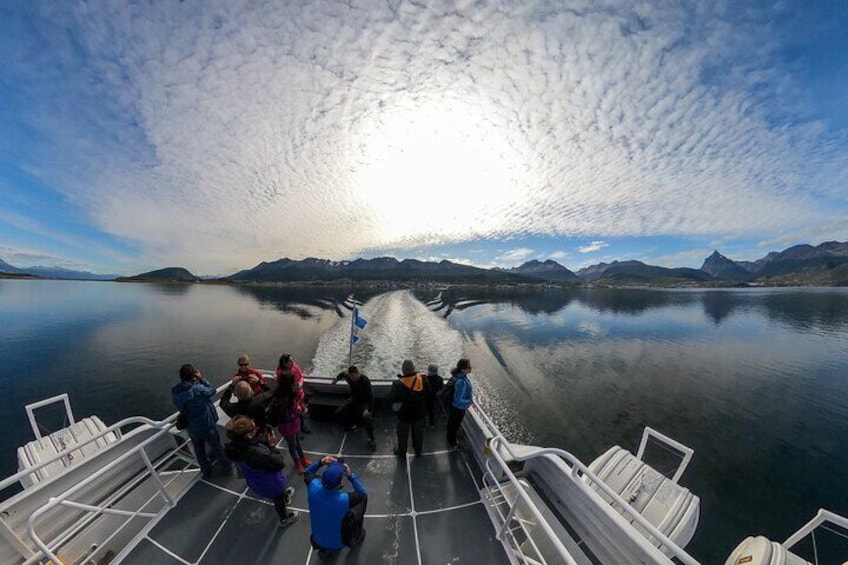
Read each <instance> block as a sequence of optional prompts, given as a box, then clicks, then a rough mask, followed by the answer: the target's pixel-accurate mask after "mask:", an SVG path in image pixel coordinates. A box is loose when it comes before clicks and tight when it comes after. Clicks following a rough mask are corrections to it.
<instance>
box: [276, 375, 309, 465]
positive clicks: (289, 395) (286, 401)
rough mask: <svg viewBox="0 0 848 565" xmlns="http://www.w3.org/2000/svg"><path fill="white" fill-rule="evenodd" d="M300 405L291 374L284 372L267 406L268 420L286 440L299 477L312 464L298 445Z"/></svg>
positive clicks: (278, 379)
mask: <svg viewBox="0 0 848 565" xmlns="http://www.w3.org/2000/svg"><path fill="white" fill-rule="evenodd" d="M299 411H300V404H299V403H298V401H297V385H296V384H295V377H294V375H293V374H291V373H289V372H288V371H286V372H285V373H281V374H280V376H279V377H278V378H277V388H276V389H274V395H273V396H272V397H271V401H270V403H269V405H268V418H269V421H270V423H271V424H272V425H276V426H277V431H278V432H279V433H280V435H281V436H283V439H284V440H286V445H288V447H289V454H291V457H292V459H293V460H294V466H295V469H296V470H297V473H298V474H299V475H302V474H303V470H304V468H305V467H306V466H307V465H310V464H311V463H312V461H311V460H309V459H308V458H307V457H306V455H305V454H304V453H303V446H301V444H300V413H299Z"/></svg>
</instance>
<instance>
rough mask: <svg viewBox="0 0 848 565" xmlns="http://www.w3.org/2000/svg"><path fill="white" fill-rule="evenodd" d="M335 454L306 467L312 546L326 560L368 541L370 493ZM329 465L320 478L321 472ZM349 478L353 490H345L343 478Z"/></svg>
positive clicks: (305, 476) (305, 478)
mask: <svg viewBox="0 0 848 565" xmlns="http://www.w3.org/2000/svg"><path fill="white" fill-rule="evenodd" d="M343 461H344V460H341V461H339V460H337V459H336V458H335V457H333V456H332V455H326V456H324V457H322V458H321V459H320V460H319V461H315V462H314V463H312V465H310V466H309V467H307V468H306V474H305V475H304V477H303V478H304V480H305V481H306V486H307V493H308V494H307V499H308V501H309V518H310V521H311V522H312V535H311V536H310V538H309V539H310V541H311V542H312V547H314V548H315V549H317V550H318V557H319V558H321V559H322V560H326V559H329V558H331V557H333V555H334V554H335V552H337V551H339V550H341V549H343V548H344V547H345V546H348V547H354V546H356V545H358V544H360V543H362V540H363V539H365V528H363V527H362V523H363V521H364V520H365V509H366V507H367V506H368V491H367V490H365V487H364V486H362V483H360V482H359V477H357V476H356V474H355V473H353V471H351V470H350V467H349V466H348V465H347V464H345V463H344V462H343ZM324 466H326V469H324V472H323V473H322V474H321V475H319V474H318V469H319V468H320V467H324ZM344 477H347V480H348V481H350V484H351V486H353V490H352V491H350V492H344V491H343V490H342V479H343V478H344Z"/></svg>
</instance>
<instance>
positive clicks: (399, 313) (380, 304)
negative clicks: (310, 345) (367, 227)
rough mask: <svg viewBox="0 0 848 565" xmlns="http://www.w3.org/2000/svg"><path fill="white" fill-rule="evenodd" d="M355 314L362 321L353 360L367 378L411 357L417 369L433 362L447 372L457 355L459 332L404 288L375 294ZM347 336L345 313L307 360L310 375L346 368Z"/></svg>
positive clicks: (385, 374)
mask: <svg viewBox="0 0 848 565" xmlns="http://www.w3.org/2000/svg"><path fill="white" fill-rule="evenodd" d="M359 313H360V316H362V317H364V318H365V319H366V320H367V321H368V325H367V327H366V328H365V329H364V330H362V331H360V332H359V338H360V339H359V341H358V342H357V343H356V345H355V346H354V349H353V364H354V365H357V366H358V367H359V370H360V371H362V372H363V373H365V374H366V375H368V376H369V377H370V378H371V379H392V378H394V377H395V376H397V374H398V373H399V372H400V365H401V362H402V361H403V360H404V359H411V360H412V361H413V362H414V363H415V367H416V369H418V371H419V372H422V373H424V372H426V370H427V365H428V364H429V363H436V364H437V365H439V368H440V374H441V375H442V376H447V374H448V371H449V369H450V367H453V366H454V365H455V364H456V362H457V360H458V359H459V358H460V357H462V354H463V350H464V346H463V338H462V334H460V332H458V331H457V330H455V329H454V328H452V327H451V326H450V324H448V322H447V320H445V319H444V318H443V317H441V316H439V315H438V314H436V313H434V312H433V311H431V310H430V308H429V307H428V306H427V305H425V304H422V303H421V302H420V301H419V300H417V299H416V298H415V297H414V296H413V295H412V293H411V292H410V291H408V290H398V291H393V292H387V293H385V294H381V295H379V296H376V297H374V298H372V299H370V300H368V301H367V302H366V303H365V304H363V305H362V306H360V307H359ZM349 339H350V316H349V315H348V316H346V317H343V318H341V319H340V320H339V321H338V323H337V324H335V325H334V326H333V327H331V328H330V329H329V330H327V331H326V332H324V334H323V335H321V337H320V339H319V343H318V348H317V350H316V352H315V358H314V359H313V360H312V367H313V374H314V375H316V376H325V377H332V376H335V375H336V374H338V373H339V371H342V370H344V369H346V368H347V366H348V354H349V346H350V345H349V344H350V341H349Z"/></svg>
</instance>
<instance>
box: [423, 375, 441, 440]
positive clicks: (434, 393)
mask: <svg viewBox="0 0 848 565" xmlns="http://www.w3.org/2000/svg"><path fill="white" fill-rule="evenodd" d="M427 382H428V383H429V384H430V390H429V391H428V393H427V397H426V398H425V399H424V402H425V405H426V407H427V422H428V423H427V427H428V428H435V427H436V400H437V399H438V397H439V391H440V390H442V387H443V386H444V384H445V380H444V379H443V378H442V376H441V375H439V366H438V365H436V364H435V363H430V364H429V365H428V366H427Z"/></svg>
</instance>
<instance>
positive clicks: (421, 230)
mask: <svg viewBox="0 0 848 565" xmlns="http://www.w3.org/2000/svg"><path fill="white" fill-rule="evenodd" d="M365 136H366V137H365V142H364V143H363V146H364V152H363V155H362V159H363V162H362V165H361V166H359V167H357V171H356V175H355V182H356V190H357V193H358V195H359V196H360V197H361V202H362V203H363V204H364V205H365V206H368V207H369V209H370V211H371V212H372V213H373V214H374V215H375V216H376V217H377V220H378V223H379V226H380V228H381V230H380V231H382V232H383V235H384V237H385V238H386V239H387V240H392V239H396V238H397V236H398V234H403V235H404V236H406V237H414V236H416V235H426V234H434V235H438V236H439V237H448V238H449V237H451V236H452V235H457V234H464V235H467V234H468V233H469V230H472V231H473V232H474V233H475V234H478V235H486V234H489V233H491V232H492V231H493V230H496V229H497V228H498V226H500V225H501V223H502V221H503V216H504V210H505V209H506V208H507V206H508V204H509V202H510V201H511V200H512V199H513V198H515V197H516V196H517V187H518V182H517V179H516V174H515V171H514V169H513V166H512V162H513V161H515V157H514V149H512V148H511V146H510V145H509V143H507V140H506V138H505V136H504V135H502V134H501V133H500V132H498V131H497V130H496V128H495V127H494V125H492V124H491V123H490V122H488V121H486V120H485V119H483V118H482V117H481V116H480V115H479V112H475V111H473V110H472V109H470V108H463V107H460V106H442V105H439V106H436V105H432V106H416V107H412V108H401V109H395V110H389V111H387V112H383V113H382V114H381V119H380V122H379V123H378V124H375V127H373V128H372V129H371V130H370V131H368V132H366V133H365ZM410 213H412V216H410ZM470 222H473V224H470Z"/></svg>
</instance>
